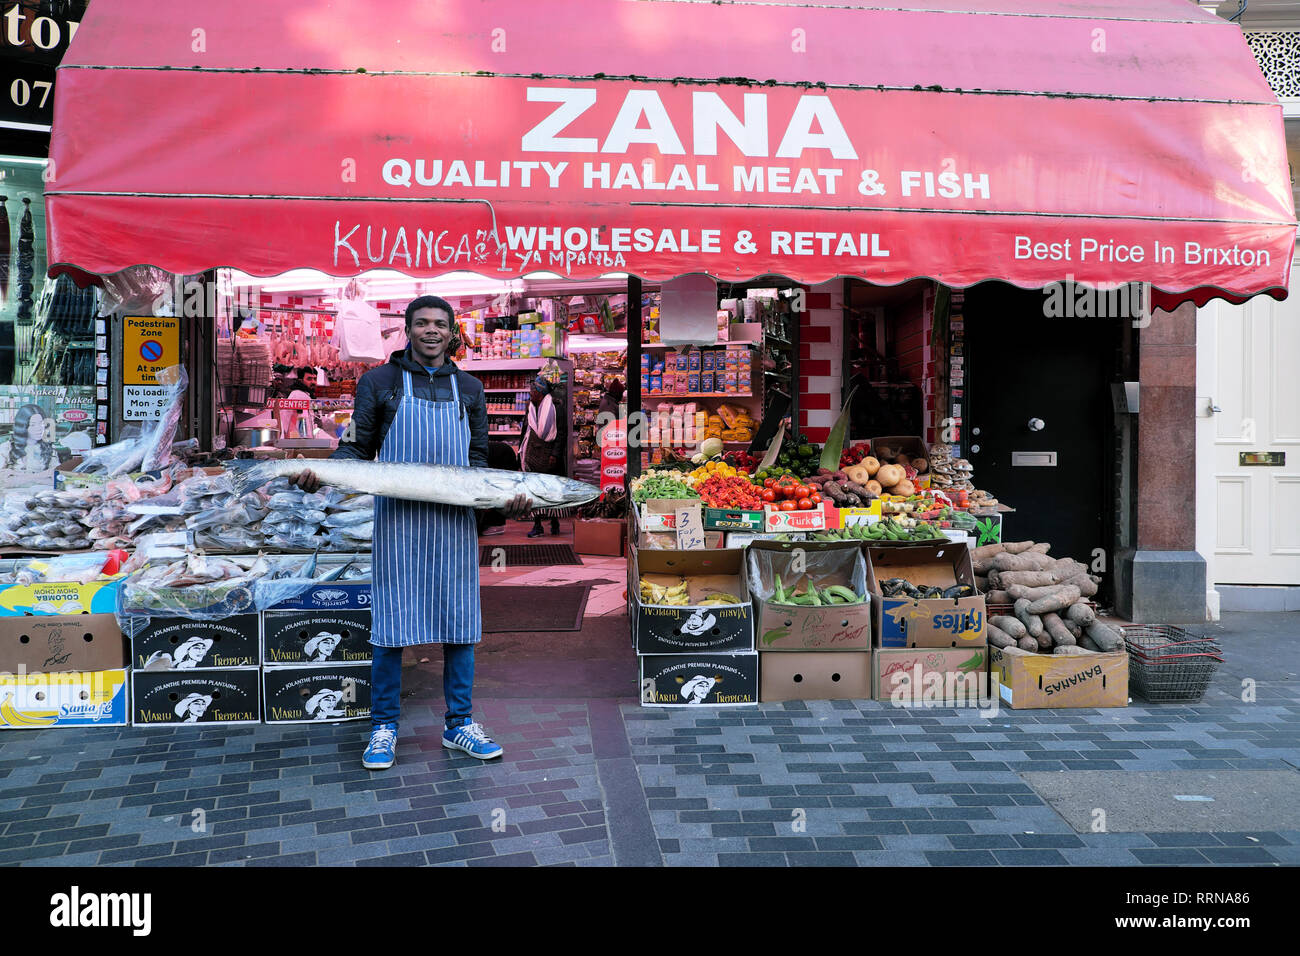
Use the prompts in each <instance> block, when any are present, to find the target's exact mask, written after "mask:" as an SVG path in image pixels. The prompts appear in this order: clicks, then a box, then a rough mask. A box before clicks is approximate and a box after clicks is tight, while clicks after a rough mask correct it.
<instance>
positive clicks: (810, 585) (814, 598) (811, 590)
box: [808, 581, 822, 607]
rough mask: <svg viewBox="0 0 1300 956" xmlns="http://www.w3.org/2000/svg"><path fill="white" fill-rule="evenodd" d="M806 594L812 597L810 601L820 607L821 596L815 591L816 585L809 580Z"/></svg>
mask: <svg viewBox="0 0 1300 956" xmlns="http://www.w3.org/2000/svg"><path fill="white" fill-rule="evenodd" d="M808 596H809V597H811V598H812V603H813V605H814V606H815V607H821V604H822V596H821V595H820V594H818V593H817V585H815V584H813V583H812V582H811V581H809V582H808Z"/></svg>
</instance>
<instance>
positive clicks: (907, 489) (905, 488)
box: [893, 478, 916, 495]
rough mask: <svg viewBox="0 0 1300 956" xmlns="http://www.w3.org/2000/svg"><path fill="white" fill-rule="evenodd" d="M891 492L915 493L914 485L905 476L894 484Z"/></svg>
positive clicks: (900, 493) (898, 493)
mask: <svg viewBox="0 0 1300 956" xmlns="http://www.w3.org/2000/svg"><path fill="white" fill-rule="evenodd" d="M893 494H896V495H914V494H916V485H914V484H912V483H911V482H910V481H908V480H907V479H906V478H903V479H902V480H900V481H899V482H898V483H897V484H895V485H894V490H893Z"/></svg>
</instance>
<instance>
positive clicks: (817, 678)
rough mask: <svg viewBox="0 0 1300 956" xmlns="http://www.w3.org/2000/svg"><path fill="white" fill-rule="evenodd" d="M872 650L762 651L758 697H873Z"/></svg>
mask: <svg viewBox="0 0 1300 956" xmlns="http://www.w3.org/2000/svg"><path fill="white" fill-rule="evenodd" d="M871 656H872V655H871V651H869V650H868V651H836V652H829V653H822V652H819V653H810V652H809V653H796V654H760V655H759V659H758V671H759V685H758V686H759V691H758V699H759V700H761V701H763V702H764V703H767V702H769V701H779V700H870V699H871Z"/></svg>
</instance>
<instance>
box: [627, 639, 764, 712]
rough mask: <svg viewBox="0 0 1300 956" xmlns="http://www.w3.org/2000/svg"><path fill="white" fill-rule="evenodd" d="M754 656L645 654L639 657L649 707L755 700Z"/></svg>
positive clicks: (643, 700) (728, 704)
mask: <svg viewBox="0 0 1300 956" xmlns="http://www.w3.org/2000/svg"><path fill="white" fill-rule="evenodd" d="M758 658H759V655H758V654H756V653H754V652H753V651H750V652H749V653H746V654H648V655H643V656H642V657H641V658H640V660H639V663H640V666H641V703H642V704H645V705H646V706H649V707H736V706H741V705H745V704H757V703H758V699H759V698H758Z"/></svg>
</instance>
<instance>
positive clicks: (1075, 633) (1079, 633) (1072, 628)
mask: <svg viewBox="0 0 1300 956" xmlns="http://www.w3.org/2000/svg"><path fill="white" fill-rule="evenodd" d="M1070 607H1078V605H1077V604H1071V605H1070ZM1069 609H1070V608H1066V610H1067V611H1068V610H1069ZM1061 623H1062V624H1064V625H1065V629H1066V630H1067V631H1069V632H1070V636H1071V637H1073V638H1074V642H1075V643H1076V644H1077V643H1079V638H1081V637H1083V625H1082V624H1080V623H1079V622H1077V621H1071V620H1070V619H1069V618H1068V617H1063V618H1061Z"/></svg>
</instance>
